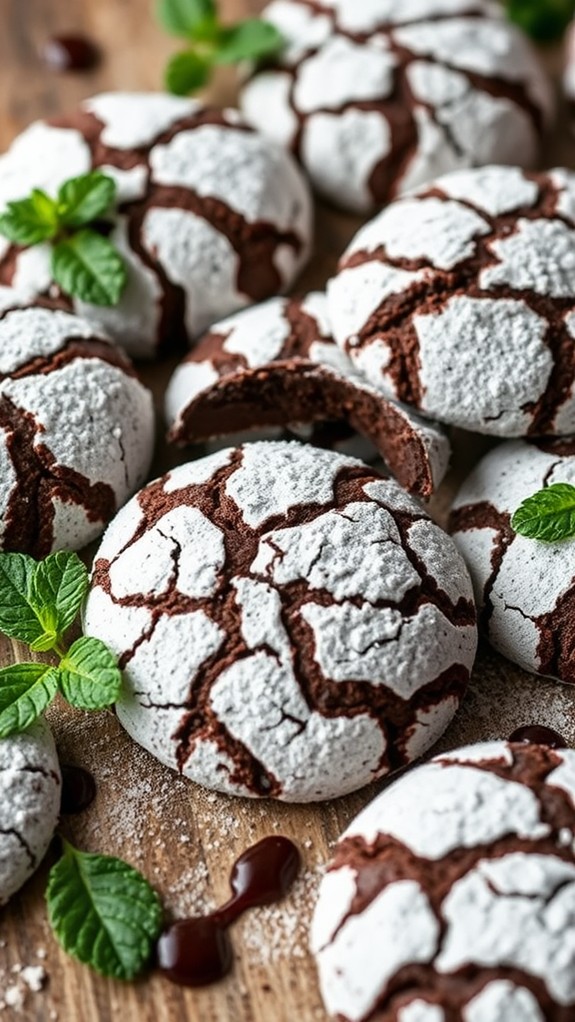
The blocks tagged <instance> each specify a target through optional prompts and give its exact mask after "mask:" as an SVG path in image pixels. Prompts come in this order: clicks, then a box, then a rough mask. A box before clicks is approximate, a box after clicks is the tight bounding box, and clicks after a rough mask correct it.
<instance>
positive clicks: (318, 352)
mask: <svg viewBox="0 0 575 1022" xmlns="http://www.w3.org/2000/svg"><path fill="white" fill-rule="evenodd" d="M166 417H167V420H168V423H169V425H170V427H171V429H170V433H169V439H170V440H172V441H173V442H175V443H179V444H184V443H194V442H199V441H202V440H209V439H212V438H214V437H217V436H222V435H224V436H225V435H227V436H230V435H231V434H234V433H238V432H241V431H245V430H249V429H254V428H257V429H261V428H262V427H270V426H290V425H293V424H294V423H295V424H297V426H296V427H295V430H294V431H296V432H297V429H298V428H299V427H301V426H302V425H304V426H305V425H307V426H308V427H311V429H310V436H309V439H310V441H311V442H312V443H317V444H318V446H323V447H331V448H335V449H339V450H341V451H342V453H349V454H353V455H355V454H356V452H355V451H354V450H353V449H350V450H346V449H345V446H344V445H346V446H349V447H350V448H352V447H353V446H354V445H356V446H359V445H360V444H361V442H362V441H361V439H360V437H358V436H357V433H356V432H355V431H357V432H358V433H360V434H361V435H362V437H363V438H364V447H365V448H366V450H365V453H364V452H363V451H362V452H361V454H358V455H357V456H359V457H362V459H363V460H366V461H368V460H369V461H373V460H374V459H375V457H376V456H377V453H378V452H379V454H380V455H381V457H382V458H383V459H384V461H385V462H386V464H387V466H388V468H389V469H390V471H391V472H392V473H393V474H394V476H395V477H396V478H397V480H398V482H399V483H400V484H401V485H402V486H403V487H404V488H405V489H407V490H409V491H410V492H411V493H414V494H416V495H417V496H420V497H424V498H425V497H429V496H430V495H431V494H432V493H433V492H434V490H435V489H436V487H437V486H439V484H440V482H441V480H442V479H443V477H444V475H445V471H446V469H447V464H448V461H449V453H450V448H449V442H448V440H447V437H446V435H445V434H444V433H443V432H442V430H441V429H440V428H438V427H435V426H433V425H432V424H431V423H429V422H425V421H424V420H422V419H419V418H418V417H417V416H414V415H413V413H412V412H411V411H410V410H409V409H407V408H404V407H401V406H400V405H398V404H397V403H396V402H393V401H389V400H388V399H387V398H386V397H385V396H384V394H383V393H382V392H381V390H378V389H377V388H376V387H374V386H372V385H370V384H368V383H366V381H365V380H364V379H363V377H361V376H360V375H359V374H358V373H357V372H356V370H355V369H354V366H353V363H352V362H351V361H350V360H349V358H348V357H347V356H346V355H345V354H344V353H343V352H342V351H341V349H340V348H338V347H337V345H336V344H335V342H334V340H333V338H332V336H331V328H330V325H329V321H328V317H327V303H326V297H325V295H324V294H322V293H320V292H312V293H311V294H309V295H307V296H306V297H305V298H302V299H296V298H291V299H284V298H271V299H270V300H269V301H267V302H264V303H263V304H262V305H258V306H255V307H254V308H252V309H247V310H246V311H244V312H240V313H238V314H236V315H235V316H230V317H229V318H228V319H225V320H222V321H221V322H219V323H216V324H214V326H212V328H211V330H210V331H209V332H208V333H207V334H206V335H205V336H204V337H203V338H202V339H201V340H200V341H199V343H198V344H197V345H196V347H195V348H194V349H193V350H192V351H191V352H190V354H189V355H188V356H187V357H186V358H185V359H184V361H183V362H182V363H181V364H180V365H179V366H178V368H177V369H176V371H175V373H174V375H173V376H172V379H171V381H170V384H169V386H168V390H167V393H166ZM314 426H315V428H314ZM346 426H347V429H346V428H345V427H346ZM346 433H347V434H348V436H347V437H346V436H345V434H346ZM266 439H267V438H266Z"/></svg>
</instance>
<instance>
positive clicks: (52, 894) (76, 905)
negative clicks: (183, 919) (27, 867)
mask: <svg viewBox="0 0 575 1022" xmlns="http://www.w3.org/2000/svg"><path fill="white" fill-rule="evenodd" d="M46 902H47V906H48V918H49V920H50V925H51V927H52V929H53V931H54V933H55V935H56V938H57V939H58V941H59V943H60V944H61V945H62V947H63V948H64V951H66V952H67V953H68V954H69V955H72V957H73V958H77V959H78V961H80V962H83V963H84V964H85V965H90V966H91V967H92V968H93V969H95V970H96V972H99V973H101V974H102V975H103V976H112V977H113V978H114V979H126V980H129V979H133V978H134V977H135V976H137V975H138V973H139V972H141V971H142V969H143V968H144V967H145V966H146V965H147V963H148V962H149V960H150V957H151V954H152V948H153V945H154V942H155V941H156V939H157V938H158V936H159V934H160V930H161V927H162V907H161V903H160V899H159V898H158V895H157V894H156V892H155V891H154V889H153V888H152V887H151V886H150V884H149V883H148V881H147V880H146V879H145V878H144V877H143V876H142V875H141V873H139V872H138V871H137V870H135V869H133V868H132V867H131V866H128V864H127V863H125V862H123V861H122V860H121V859H116V858H112V857H111V856H108V855H94V854H89V853H87V852H80V851H78V850H77V849H76V848H74V847H73V846H72V845H71V844H69V843H68V842H67V841H63V855H62V858H61V859H60V860H59V861H58V862H57V863H56V865H55V866H53V867H52V869H51V870H50V874H49V878H48V888H47V891H46Z"/></svg>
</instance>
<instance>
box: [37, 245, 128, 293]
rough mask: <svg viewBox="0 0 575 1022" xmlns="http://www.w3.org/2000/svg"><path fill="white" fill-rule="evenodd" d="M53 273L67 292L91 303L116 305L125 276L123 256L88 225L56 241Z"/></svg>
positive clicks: (124, 283)
mask: <svg viewBox="0 0 575 1022" xmlns="http://www.w3.org/2000/svg"><path fill="white" fill-rule="evenodd" d="M52 274H53V276H54V280H55V281H56V283H57V284H59V285H60V287H61V288H62V290H63V291H64V292H65V293H66V294H68V295H73V296H74V297H76V298H80V299H81V300H82V301H83V302H89V303H90V304H91V305H117V304H118V302H119V300H120V296H121V294H122V291H123V290H124V287H125V285H126V279H127V273H126V266H125V264H124V260H123V259H122V257H121V255H120V254H119V252H117V251H116V249H115V248H114V246H113V245H112V243H111V241H108V239H107V238H104V237H102V235H101V234H97V233H96V232H95V231H91V230H88V229H83V230H81V231H78V233H77V234H74V235H73V236H72V237H71V238H67V239H66V240H64V241H59V242H58V244H57V245H56V246H55V247H54V251H53V253H52Z"/></svg>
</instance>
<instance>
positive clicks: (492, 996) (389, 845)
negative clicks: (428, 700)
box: [311, 742, 575, 1022]
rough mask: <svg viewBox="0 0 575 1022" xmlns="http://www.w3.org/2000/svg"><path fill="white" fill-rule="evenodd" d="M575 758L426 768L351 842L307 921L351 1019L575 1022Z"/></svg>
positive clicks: (488, 749)
mask: <svg viewBox="0 0 575 1022" xmlns="http://www.w3.org/2000/svg"><path fill="white" fill-rule="evenodd" d="M574 837H575V752H573V751H572V750H563V749H561V750H552V749H550V748H547V747H545V746H542V745H528V744H510V743H507V742H489V743H483V744H479V745H474V746H468V747H466V748H463V749H458V750H456V751H455V752H451V753H445V754H443V755H440V756H438V757H436V758H435V759H434V760H432V761H431V763H428V764H426V765H424V766H420V767H417V768H416V769H414V770H412V771H410V772H409V773H408V774H406V775H405V776H404V777H402V778H401V779H400V780H398V781H396V782H395V783H394V784H392V785H391V786H390V787H389V788H387V789H386V791H384V792H383V793H382V794H381V795H379V796H378V797H377V798H376V799H375V800H374V801H373V802H371V803H370V804H369V805H368V806H367V807H366V808H365V809H364V810H363V811H362V812H361V813H360V814H359V816H358V817H356V819H355V820H354V821H353V822H352V823H351V825H350V826H349V827H348V828H347V830H346V831H345V832H344V834H343V835H342V837H341V838H340V840H339V842H338V845H337V846H336V851H335V857H334V860H333V862H332V864H331V865H330V867H329V869H328V872H327V874H326V876H325V878H324V880H323V881H322V885H321V887H320V892H319V898H318V903H317V906H316V910H315V915H314V919H313V923H312V937H311V939H312V949H313V951H314V954H315V956H316V959H317V963H318V967H319V974H320V982H321V987H322V993H323V997H324V1001H325V1004H326V1007H327V1009H328V1011H329V1012H330V1013H331V1014H333V1015H335V1016H336V1017H337V1018H338V1019H340V1020H342V1022H367V1020H368V1019H369V1020H370V1022H569V1020H570V1019H571V1018H572V1016H573V1010H574V1006H575V855H574Z"/></svg>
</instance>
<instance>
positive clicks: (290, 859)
mask: <svg viewBox="0 0 575 1022" xmlns="http://www.w3.org/2000/svg"><path fill="white" fill-rule="evenodd" d="M299 866H300V855H299V852H298V850H297V848H296V846H295V845H294V844H293V842H292V841H289V840H288V838H286V837H266V838H264V839H263V841H259V842H258V844H257V845H253V847H252V848H248V850H247V851H246V852H244V853H243V855H240V857H239V859H238V860H237V862H235V863H234V865H233V867H232V872H231V875H230V887H231V889H232V897H231V898H230V900H229V901H227V902H226V904H225V905H222V907H221V908H219V909H216V911H215V912H211V913H210V915H207V916H196V917H193V918H191V919H182V920H180V921H179V922H177V923H174V924H173V925H172V926H170V927H168V929H167V930H165V931H164V933H163V934H162V936H161V937H160V939H159V941H158V947H157V960H158V966H159V968H160V969H161V971H162V972H163V973H164V974H165V975H166V976H167V977H168V979H170V980H172V982H173V983H179V984H181V985H182V986H190V987H196V986H206V985H207V984H208V983H215V982H216V980H218V979H223V977H224V976H225V975H226V974H227V973H228V972H229V971H230V969H231V967H232V961H233V951H232V945H231V942H230V939H229V937H228V934H227V928H228V926H231V924H232V923H233V922H235V920H236V919H237V918H238V917H239V916H240V915H241V914H242V913H243V912H245V911H246V909H248V908H255V906H256V905H270V904H271V903H272V902H274V901H279V900H280V898H283V896H284V895H285V894H286V893H287V891H288V890H289V888H290V887H291V885H292V883H293V881H294V880H295V878H296V876H297V874H298V870H299Z"/></svg>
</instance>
